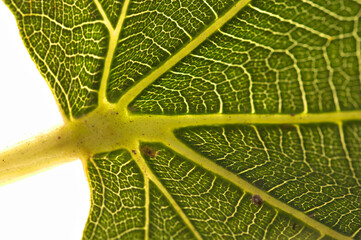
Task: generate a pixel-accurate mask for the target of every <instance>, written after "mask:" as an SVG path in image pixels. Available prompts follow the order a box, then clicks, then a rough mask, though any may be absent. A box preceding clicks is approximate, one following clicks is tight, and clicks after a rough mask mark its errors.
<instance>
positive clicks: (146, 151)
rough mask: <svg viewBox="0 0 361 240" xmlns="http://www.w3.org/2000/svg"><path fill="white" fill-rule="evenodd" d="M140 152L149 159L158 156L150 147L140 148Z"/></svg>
mask: <svg viewBox="0 0 361 240" xmlns="http://www.w3.org/2000/svg"><path fill="white" fill-rule="evenodd" d="M140 151H141V152H142V153H143V154H144V155H146V156H148V157H151V158H154V157H156V156H157V155H158V151H157V150H155V149H154V148H152V147H151V146H142V147H141V148H140Z"/></svg>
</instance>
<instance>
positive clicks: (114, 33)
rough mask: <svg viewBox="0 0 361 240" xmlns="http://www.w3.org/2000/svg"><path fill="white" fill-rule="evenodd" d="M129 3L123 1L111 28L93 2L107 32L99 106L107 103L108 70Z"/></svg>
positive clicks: (99, 7)
mask: <svg viewBox="0 0 361 240" xmlns="http://www.w3.org/2000/svg"><path fill="white" fill-rule="evenodd" d="M129 2H130V0H125V1H124V4H123V8H122V12H121V14H120V17H119V19H118V23H117V25H116V27H115V28H113V27H112V24H111V22H110V21H109V19H108V17H107V16H106V14H105V12H104V10H103V8H102V6H101V5H100V3H99V1H98V0H95V3H96V5H97V7H98V9H99V12H100V13H101V15H102V16H103V19H104V24H105V26H106V27H107V29H108V31H109V46H108V52H107V56H106V58H105V63H104V71H103V75H102V79H101V82H100V88H99V94H98V104H99V105H102V104H105V103H107V100H106V99H107V98H106V91H107V85H108V79H109V74H110V68H111V64H112V60H113V57H114V53H115V49H116V47H117V43H118V39H119V34H120V31H121V30H122V27H123V23H124V19H125V16H126V14H127V10H128V6H129Z"/></svg>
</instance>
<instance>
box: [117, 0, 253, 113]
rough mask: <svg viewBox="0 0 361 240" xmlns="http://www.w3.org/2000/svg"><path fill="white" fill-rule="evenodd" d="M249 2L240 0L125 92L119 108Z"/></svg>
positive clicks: (248, 0)
mask: <svg viewBox="0 0 361 240" xmlns="http://www.w3.org/2000/svg"><path fill="white" fill-rule="evenodd" d="M250 1H251V0H240V1H239V2H238V3H236V4H235V5H234V6H233V7H232V8H230V9H229V10H228V11H227V12H225V13H224V14H223V16H221V17H220V18H218V19H216V20H215V21H214V22H213V23H212V24H211V25H210V26H209V27H208V28H206V29H205V30H204V31H203V32H202V33H200V34H199V35H198V36H197V37H195V38H194V39H193V40H191V41H190V42H189V43H188V44H186V45H185V46H184V47H183V48H182V49H180V50H179V51H178V52H177V53H176V54H174V55H173V56H172V57H170V58H169V59H168V60H167V61H165V62H164V63H163V64H162V65H160V66H159V67H158V68H157V69H154V71H152V72H151V73H150V74H149V75H147V76H146V77H144V78H143V79H142V80H140V81H139V82H138V83H137V84H136V85H135V86H133V87H132V88H131V89H130V90H129V91H128V92H126V93H125V94H124V95H123V96H122V97H121V99H120V100H119V102H118V105H119V106H127V105H128V104H129V103H130V102H131V101H132V100H133V99H134V98H135V97H136V96H137V95H138V94H139V93H141V92H142V91H143V89H145V88H146V87H147V86H149V84H151V83H152V82H153V81H155V80H156V79H157V78H158V77H160V76H161V75H162V74H163V73H165V72H167V71H168V70H169V69H170V68H172V67H173V66H174V65H175V64H176V63H178V62H179V61H180V60H181V59H182V58H184V57H185V56H187V55H188V54H189V53H191V52H192V51H193V50H194V49H195V48H196V47H198V46H199V45H200V44H201V43H203V42H204V41H205V40H206V39H207V38H208V37H209V36H211V35H212V34H213V33H215V32H216V31H217V30H218V29H219V28H221V27H222V26H223V25H224V24H225V23H227V22H228V21H229V20H230V19H231V18H232V17H234V16H235V15H236V14H237V13H238V12H239V11H240V10H241V9H242V8H243V7H245V6H246V5H247V4H248V3H249V2H250Z"/></svg>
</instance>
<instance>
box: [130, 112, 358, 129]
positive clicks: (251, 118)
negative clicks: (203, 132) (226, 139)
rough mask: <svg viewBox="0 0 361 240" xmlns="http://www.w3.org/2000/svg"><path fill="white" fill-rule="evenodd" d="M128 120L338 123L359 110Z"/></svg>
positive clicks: (190, 123)
mask: <svg viewBox="0 0 361 240" xmlns="http://www.w3.org/2000/svg"><path fill="white" fill-rule="evenodd" d="M129 119H130V120H131V121H134V122H138V123H139V124H147V125H148V126H150V127H151V126H167V128H168V129H177V128H181V127H190V126H205V125H224V124H311V123H325V122H328V123H340V122H345V121H352V120H361V110H358V111H347V112H329V113H308V114H304V113H302V114H296V115H293V114H199V115H150V114H144V115H140V114H139V115H138V114H130V116H129Z"/></svg>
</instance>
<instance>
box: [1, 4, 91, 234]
mask: <svg viewBox="0 0 361 240" xmlns="http://www.w3.org/2000/svg"><path fill="white" fill-rule="evenodd" d="M60 124H62V118H61V115H60V113H59V111H58V107H57V105H56V103H55V100H54V98H53V96H52V94H51V91H50V89H49V88H48V86H47V84H46V82H45V80H44V79H43V78H42V77H41V75H40V73H39V72H38V70H37V68H36V66H35V64H34V63H33V62H32V60H31V59H30V56H29V54H28V53H27V50H26V49H25V47H24V44H23V42H22V40H21V38H20V35H19V31H18V28H17V26H16V22H15V19H14V16H13V15H12V14H11V12H10V11H9V9H8V8H7V7H6V6H5V4H4V3H3V2H2V1H0V151H1V149H3V148H4V147H6V146H10V145H12V144H14V143H16V142H19V141H21V140H24V139H26V138H29V137H30V136H32V135H34V134H39V133H40V132H42V131H45V130H48V129H51V128H53V127H54V126H57V125H60ZM89 198H90V196H89V187H88V183H87V181H86V177H85V174H84V172H83V168H82V165H81V162H80V161H79V160H78V161H75V162H72V163H67V164H64V165H61V166H60V167H56V168H53V169H51V170H49V171H46V172H44V173H40V174H38V175H35V176H33V177H29V178H26V179H24V180H21V181H18V182H15V183H12V184H9V185H5V186H0V239H1V240H80V239H81V236H82V232H83V228H84V225H85V222H86V219H87V216H88V213H89V206H90V199H89Z"/></svg>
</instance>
